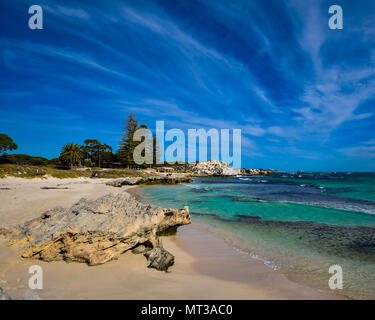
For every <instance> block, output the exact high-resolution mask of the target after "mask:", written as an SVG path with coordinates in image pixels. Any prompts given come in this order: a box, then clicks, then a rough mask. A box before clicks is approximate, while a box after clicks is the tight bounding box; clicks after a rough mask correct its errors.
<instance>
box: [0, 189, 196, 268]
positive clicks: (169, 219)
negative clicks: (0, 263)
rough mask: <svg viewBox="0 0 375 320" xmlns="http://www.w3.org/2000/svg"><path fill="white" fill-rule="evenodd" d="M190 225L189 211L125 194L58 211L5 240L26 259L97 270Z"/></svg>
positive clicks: (11, 232) (12, 232) (13, 231)
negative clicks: (166, 232) (80, 264)
mask: <svg viewBox="0 0 375 320" xmlns="http://www.w3.org/2000/svg"><path fill="white" fill-rule="evenodd" d="M189 223H191V219H190V215H189V208H188V207H185V208H184V209H179V210H176V209H163V208H160V207H154V206H151V205H148V204H144V203H141V202H139V201H137V200H136V199H135V198H134V197H132V196H131V195H129V194H127V193H124V194H118V195H112V194H109V195H106V196H103V197H101V198H99V199H96V200H87V199H81V200H80V201H78V202H77V203H76V204H74V205H73V206H72V207H71V208H69V209H64V208H62V207H57V208H55V209H52V210H49V211H47V212H45V213H44V214H43V215H42V216H41V217H40V218H36V219H33V220H30V221H27V222H26V223H24V224H23V225H20V226H17V227H15V228H13V229H10V230H7V232H5V233H4V234H3V235H5V236H6V237H7V238H8V239H9V240H8V245H19V246H22V249H21V251H20V253H21V256H22V257H24V258H33V259H41V260H44V261H59V260H65V261H68V262H71V261H75V262H85V263H88V264H89V265H98V264H102V263H105V262H107V261H110V260H113V259H117V258H118V257H119V256H120V254H121V253H123V252H125V251H127V250H129V249H132V248H134V247H136V246H137V245H139V244H145V243H147V244H148V245H150V246H152V247H154V246H156V245H157V244H158V243H159V241H158V237H159V236H158V234H159V233H160V232H163V231H164V230H166V229H169V228H171V227H175V226H180V225H185V224H189Z"/></svg>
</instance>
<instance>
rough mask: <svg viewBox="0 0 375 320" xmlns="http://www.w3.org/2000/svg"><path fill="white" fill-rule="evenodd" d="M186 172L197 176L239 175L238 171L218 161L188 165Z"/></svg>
mask: <svg viewBox="0 0 375 320" xmlns="http://www.w3.org/2000/svg"><path fill="white" fill-rule="evenodd" d="M188 171H189V172H191V173H193V174H194V175H199V176H235V175H238V174H239V173H240V169H235V168H232V167H231V166H230V165H229V164H227V163H226V162H224V161H218V160H209V161H205V162H196V163H189V166H188Z"/></svg>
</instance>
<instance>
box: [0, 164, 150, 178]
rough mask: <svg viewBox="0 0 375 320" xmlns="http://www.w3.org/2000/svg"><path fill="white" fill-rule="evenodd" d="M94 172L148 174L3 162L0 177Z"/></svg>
mask: <svg viewBox="0 0 375 320" xmlns="http://www.w3.org/2000/svg"><path fill="white" fill-rule="evenodd" d="M94 172H97V173H98V178H109V179H111V178H112V179H114V178H122V177H147V176H149V175H150V174H147V173H145V172H143V171H140V170H132V169H124V170H120V169H113V170H103V169H100V168H90V169H83V170H82V169H80V170H76V169H75V170H69V169H64V168H59V167H55V166H31V165H16V164H1V165H0V178H5V177H9V176H11V177H19V178H30V179H32V178H47V177H48V176H51V177H54V178H60V179H65V178H81V177H83V178H90V177H91V176H92V174H93V173H94Z"/></svg>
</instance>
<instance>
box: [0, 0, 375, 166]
mask: <svg viewBox="0 0 375 320" xmlns="http://www.w3.org/2000/svg"><path fill="white" fill-rule="evenodd" d="M34 4H38V5H40V6H41V7H42V8H43V30H31V29H30V28H29V27H28V19H29V18H30V17H31V15H30V14H29V13H28V9H29V7H30V6H31V5H34ZM331 5H340V6H341V7H342V9H343V22H344V28H343V29H342V30H331V29H330V28H329V27H328V20H329V18H330V17H331V15H330V14H329V13H328V9H329V7H330V6H331ZM0 15H1V19H0V55H1V59H0V70H1V71H0V72H1V77H0V111H1V116H0V133H6V134H8V135H9V136H11V137H12V138H13V140H14V141H15V142H16V143H17V144H18V146H19V148H18V150H17V151H16V153H25V154H30V155H35V156H44V157H47V158H54V157H58V155H59V152H60V150H61V147H62V146H63V145H64V144H66V143H69V142H75V143H80V144H82V143H83V141H84V140H85V139H98V140H99V141H101V142H102V143H107V144H109V145H111V146H112V147H113V148H114V150H116V149H117V147H118V143H119V139H120V138H121V135H122V133H123V125H124V122H125V120H126V118H127V115H128V113H130V112H131V113H133V114H134V115H135V116H136V118H137V119H138V121H139V122H140V123H142V124H146V125H147V126H148V127H149V128H150V129H151V130H154V129H155V121H156V120H162V121H165V126H166V129H169V128H178V129H181V130H183V131H184V132H186V131H187V130H188V129H199V128H203V129H206V130H208V129H210V128H215V129H218V130H220V129H231V130H232V129H241V130H242V167H247V168H273V169H279V170H286V171H295V170H299V169H301V170H304V171H375V121H374V120H375V112H374V111H375V108H374V106H375V24H374V21H375V1H368V0H357V1H342V0H332V1H320V0H277V1H276V0H250V1H244V0H243V1H242V0H241V1H240V0H217V1H210V0H185V1H181V0H173V1H168V0H160V1H156V0H155V1H150V0H149V1H144V0H136V1H120V0H118V1H117V0H111V1H100V0H90V1H82V0H81V1H70V0H64V1H58V0H54V1H42V0H40V1H39V0H38V2H37V3H36V2H35V1H25V0H17V1H13V0H12V1H9V0H2V1H1V3H0Z"/></svg>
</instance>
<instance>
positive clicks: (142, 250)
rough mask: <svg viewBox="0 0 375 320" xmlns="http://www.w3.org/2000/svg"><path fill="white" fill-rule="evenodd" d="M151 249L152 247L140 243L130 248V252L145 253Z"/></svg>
mask: <svg viewBox="0 0 375 320" xmlns="http://www.w3.org/2000/svg"><path fill="white" fill-rule="evenodd" d="M150 250H152V247H149V246H145V245H143V244H140V245H139V246H136V247H135V248H134V249H133V250H132V253H133V254H142V253H146V252H148V251H150Z"/></svg>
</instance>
